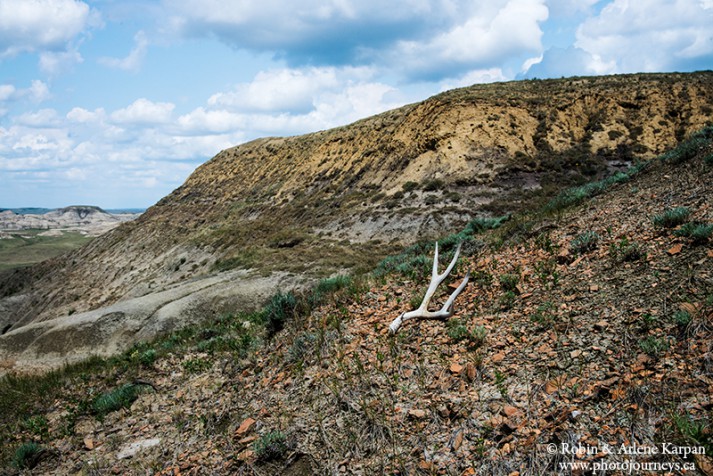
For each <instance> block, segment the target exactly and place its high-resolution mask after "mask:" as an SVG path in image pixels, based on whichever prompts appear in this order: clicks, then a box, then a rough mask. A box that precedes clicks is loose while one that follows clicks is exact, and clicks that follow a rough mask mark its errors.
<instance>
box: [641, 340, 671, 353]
mask: <svg viewBox="0 0 713 476" xmlns="http://www.w3.org/2000/svg"><path fill="white" fill-rule="evenodd" d="M668 347H669V345H668V342H666V339H663V338H660V337H654V336H649V337H647V338H646V339H644V340H642V341H641V342H639V348H640V349H641V350H642V351H643V352H644V353H646V354H648V355H649V356H651V357H654V358H658V357H659V356H660V355H661V354H662V353H664V352H665V351H666V350H668Z"/></svg>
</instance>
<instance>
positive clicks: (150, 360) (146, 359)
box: [139, 349, 156, 367]
mask: <svg viewBox="0 0 713 476" xmlns="http://www.w3.org/2000/svg"><path fill="white" fill-rule="evenodd" d="M139 362H141V365H143V366H144V367H151V366H152V365H153V364H154V362H156V351H155V350H154V349H148V350H146V351H144V352H142V353H141V354H139Z"/></svg>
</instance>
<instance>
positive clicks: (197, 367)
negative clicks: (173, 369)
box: [181, 358, 213, 374]
mask: <svg viewBox="0 0 713 476" xmlns="http://www.w3.org/2000/svg"><path fill="white" fill-rule="evenodd" d="M181 365H182V366H183V368H184V369H185V370H186V372H189V373H192V374H197V373H200V372H205V371H206V370H208V369H210V368H211V367H212V366H213V364H212V363H211V361H210V360H207V359H199V358H196V359H188V360H184V361H183V362H182V363H181Z"/></svg>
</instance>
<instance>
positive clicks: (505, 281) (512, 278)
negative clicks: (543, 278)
mask: <svg viewBox="0 0 713 476" xmlns="http://www.w3.org/2000/svg"><path fill="white" fill-rule="evenodd" d="M519 282H520V276H519V275H517V274H503V275H501V276H500V287H501V288H503V291H513V292H514V291H516V290H517V283H519Z"/></svg>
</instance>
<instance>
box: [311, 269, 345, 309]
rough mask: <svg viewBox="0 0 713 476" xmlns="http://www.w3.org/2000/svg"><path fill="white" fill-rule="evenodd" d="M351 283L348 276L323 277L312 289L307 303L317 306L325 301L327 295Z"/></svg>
mask: <svg viewBox="0 0 713 476" xmlns="http://www.w3.org/2000/svg"><path fill="white" fill-rule="evenodd" d="M352 284H353V280H352V278H351V277H349V276H335V277H333V278H325V279H323V280H321V281H320V282H319V283H318V284H317V286H315V288H314V289H313V290H312V294H311V295H310V296H309V303H310V305H311V306H318V305H320V304H322V303H323V302H324V301H325V299H326V298H327V296H329V295H332V294H334V293H336V292H337V291H341V290H342V289H344V288H348V287H350V286H352Z"/></svg>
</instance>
